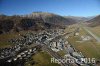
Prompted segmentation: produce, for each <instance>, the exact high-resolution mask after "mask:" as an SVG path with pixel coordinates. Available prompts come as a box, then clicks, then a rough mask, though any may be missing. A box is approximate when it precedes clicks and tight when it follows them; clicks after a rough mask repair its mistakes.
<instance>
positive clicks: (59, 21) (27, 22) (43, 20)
mask: <svg viewBox="0 0 100 66" xmlns="http://www.w3.org/2000/svg"><path fill="white" fill-rule="evenodd" d="M74 23H75V21H73V20H71V19H67V18H64V17H62V16H59V15H56V14H52V13H45V12H34V13H32V14H28V15H14V16H6V15H0V34H2V33H7V32H19V31H23V30H33V31H38V30H45V29H57V28H64V27H65V26H66V25H71V24H74Z"/></svg>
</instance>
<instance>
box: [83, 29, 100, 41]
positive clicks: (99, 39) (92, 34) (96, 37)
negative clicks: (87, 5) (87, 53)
mask: <svg viewBox="0 0 100 66" xmlns="http://www.w3.org/2000/svg"><path fill="white" fill-rule="evenodd" d="M83 29H84V30H85V31H87V32H88V33H89V34H90V35H91V36H92V37H93V38H95V39H96V40H97V42H100V38H99V37H98V36H96V35H95V34H94V33H92V32H91V31H90V30H89V28H88V27H83Z"/></svg>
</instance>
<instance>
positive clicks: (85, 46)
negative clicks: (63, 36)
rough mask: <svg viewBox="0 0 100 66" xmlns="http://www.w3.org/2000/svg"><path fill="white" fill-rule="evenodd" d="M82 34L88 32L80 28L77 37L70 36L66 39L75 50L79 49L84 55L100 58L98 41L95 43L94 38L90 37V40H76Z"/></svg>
mask: <svg viewBox="0 0 100 66" xmlns="http://www.w3.org/2000/svg"><path fill="white" fill-rule="evenodd" d="M82 35H89V34H88V33H87V32H86V31H84V30H83V28H81V29H80V35H79V36H77V37H74V36H71V37H70V38H68V41H69V42H70V43H71V44H72V46H74V47H75V48H76V49H77V50H79V51H81V52H82V53H83V55H84V56H85V57H88V58H97V59H100V43H97V42H96V41H95V39H92V40H90V41H84V42H77V41H79V38H80V36H82Z"/></svg>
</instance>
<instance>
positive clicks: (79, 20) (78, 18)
mask: <svg viewBox="0 0 100 66" xmlns="http://www.w3.org/2000/svg"><path fill="white" fill-rule="evenodd" d="M64 17H65V18H68V19H72V20H74V21H75V22H85V21H87V20H88V18H87V17H79V16H64Z"/></svg>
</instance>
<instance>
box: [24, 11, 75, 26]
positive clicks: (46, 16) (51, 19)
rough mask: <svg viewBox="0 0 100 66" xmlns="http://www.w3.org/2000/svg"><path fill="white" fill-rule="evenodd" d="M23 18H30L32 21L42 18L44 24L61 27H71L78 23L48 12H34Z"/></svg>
mask: <svg viewBox="0 0 100 66" xmlns="http://www.w3.org/2000/svg"><path fill="white" fill-rule="evenodd" d="M23 17H28V18H32V19H36V18H40V19H42V20H43V21H44V22H47V23H52V24H59V25H70V24H74V23H76V22H75V21H73V20H72V19H69V18H64V17H63V16H60V15H57V14H53V13H47V12H33V13H32V14H28V15H23Z"/></svg>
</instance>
